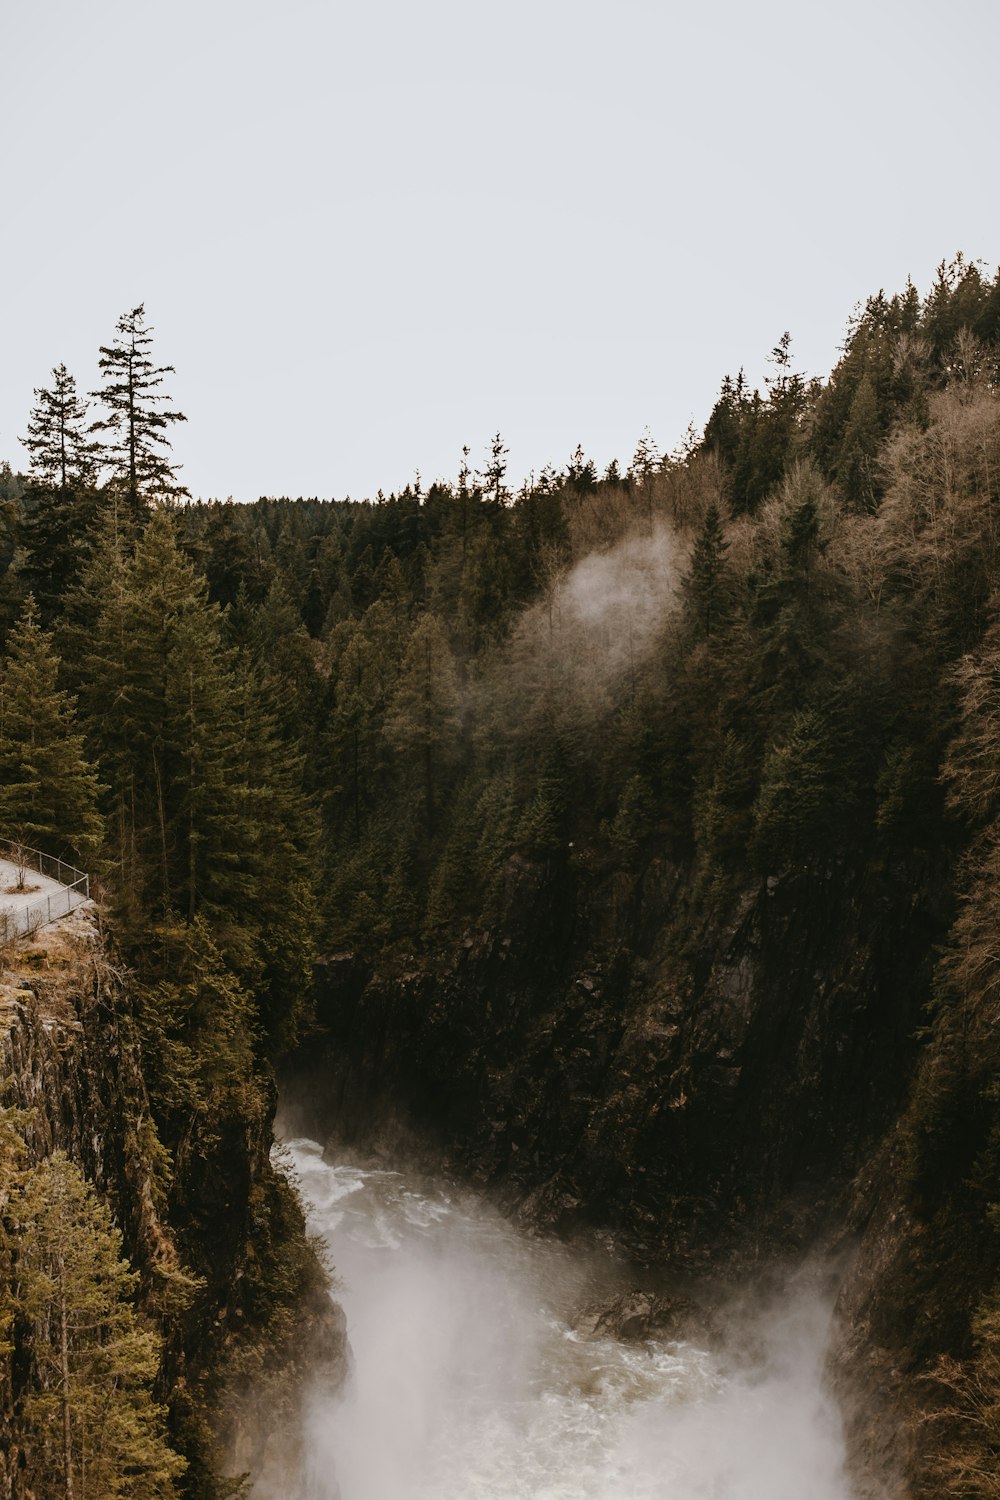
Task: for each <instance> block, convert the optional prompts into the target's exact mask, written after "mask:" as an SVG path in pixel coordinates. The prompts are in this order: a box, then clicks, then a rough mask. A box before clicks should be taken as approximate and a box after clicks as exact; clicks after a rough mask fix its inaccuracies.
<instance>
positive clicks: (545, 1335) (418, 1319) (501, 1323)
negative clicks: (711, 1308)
mask: <svg viewBox="0 0 1000 1500" xmlns="http://www.w3.org/2000/svg"><path fill="white" fill-rule="evenodd" d="M286 1150H287V1158H290V1164H291V1166H292V1168H293V1169H294V1171H295V1172H296V1173H297V1175H298V1178H299V1181H300V1185H301V1188H302V1192H303V1196H304V1199H305V1203H306V1206H307V1210H308V1217H309V1221H310V1228H311V1229H312V1230H313V1231H314V1232H315V1233H317V1234H319V1235H321V1236H322V1237H323V1239H324V1240H325V1242H326V1244H327V1245H328V1247H329V1250H330V1252H331V1255H332V1259H333V1261H334V1263H335V1265H336V1270H337V1274H338V1276H339V1278H340V1283H341V1284H340V1286H339V1288H338V1292H337V1295H338V1298H339V1300H340V1301H341V1302H342V1303H343V1306H344V1308H345V1310H346V1313H347V1320H348V1332H349V1337H350V1343H351V1349H352V1354H353V1368H352V1373H351V1377H350V1380H349V1383H348V1389H347V1392H346V1394H345V1395H343V1396H342V1397H340V1398H330V1397H329V1396H317V1397H316V1398H315V1400H314V1401H313V1404H312V1408H311V1413H310V1417H309V1430H308V1437H307V1444H306V1452H307V1473H306V1475H305V1476H304V1478H303V1480H302V1481H301V1483H300V1487H299V1493H298V1496H297V1500H338V1497H339V1500H431V1497H433V1500H654V1497H655V1500H660V1497H662V1500H801V1497H802V1496H803V1495H809V1496H810V1497H811V1500H849V1496H850V1490H849V1487H848V1484H847V1481H846V1479H845V1477H844V1474H843V1442H842V1436H841V1431H840V1421H839V1417H838V1414H837V1411H836V1408H835V1406H834V1403H833V1401H832V1399H831V1398H830V1397H829V1395H828V1394H827V1392H826V1391H825V1390H824V1387H823V1383H822V1366H823V1357H824V1350H825V1345H826V1339H827V1332H828V1327H829V1319H830V1305H831V1304H830V1293H829V1284H828V1279H827V1280H825V1281H824V1280H823V1279H822V1278H817V1277H815V1276H808V1277H807V1276H805V1275H799V1276H797V1277H794V1278H792V1280H791V1281H790V1283H789V1284H788V1285H786V1288H785V1290H784V1291H783V1292H782V1293H781V1294H780V1295H779V1296H777V1297H774V1296H772V1297H770V1298H769V1299H768V1300H767V1302H766V1304H765V1302H764V1301H763V1299H754V1298H751V1297H750V1296H745V1297H744V1298H743V1300H742V1303H741V1304H735V1303H734V1304H732V1305H730V1307H729V1311H728V1312H727V1313H726V1314H725V1315H720V1314H718V1313H716V1315H715V1318H714V1322H715V1323H716V1324H718V1325H719V1326H720V1328H721V1336H714V1337H709V1336H707V1335H706V1336H705V1337H703V1338H701V1339H697V1338H691V1339H690V1341H681V1340H672V1341H661V1340H656V1339H649V1340H645V1341H640V1342H628V1343H626V1342H622V1341H620V1340H618V1339H615V1338H609V1337H602V1338H593V1337H591V1338H587V1337H584V1336H582V1335H581V1334H580V1333H579V1332H578V1331H576V1329H575V1326H574V1325H575V1324H576V1323H577V1321H578V1315H579V1311H580V1309H581V1307H583V1306H585V1305H586V1304H588V1302H589V1303H591V1304H593V1303H594V1302H595V1300H596V1301H600V1300H602V1299H607V1298H608V1297H611V1296H613V1295H614V1294H615V1292H616V1291H620V1290H621V1289H622V1287H623V1286H625V1285H628V1284H629V1283H628V1282H627V1280H624V1281H623V1279H622V1276H623V1273H622V1271H621V1269H620V1268H617V1267H615V1265H614V1264H613V1263H612V1262H611V1261H610V1260H609V1259H606V1258H604V1257H601V1256H598V1255H596V1253H589V1252H585V1251H575V1250H573V1249H569V1248H566V1247H563V1246H558V1245H554V1244H552V1243H548V1242H544V1241H540V1240H536V1239H532V1238H530V1237H528V1236H525V1235H524V1234H522V1233H520V1232H519V1231H518V1230H516V1229H515V1228H513V1227H512V1226H511V1225H509V1224H508V1223H507V1222H506V1221H504V1220H503V1219H502V1218H500V1217H499V1216H498V1215H497V1214H496V1213H495V1212H494V1211H493V1210H492V1209H490V1208H489V1207H487V1206H486V1205H485V1204H483V1203H481V1202H477V1201H476V1200H475V1199H472V1198H470V1197H468V1196H464V1195H463V1196H461V1197H459V1196H458V1195H456V1194H454V1193H453V1192H452V1191H451V1190H449V1189H445V1188H443V1187H441V1186H437V1185H434V1184H428V1183H427V1181H426V1180H424V1179H418V1178H416V1177H413V1178H411V1177H409V1176H407V1175H406V1174H405V1173H403V1172H396V1171H386V1170H373V1169H367V1168H364V1167H361V1166H358V1165H353V1164H350V1163H348V1162H337V1161H334V1160H325V1159H324V1156H323V1152H322V1149H321V1147H320V1146H318V1145H316V1144H315V1143H314V1142H312V1141H309V1140H305V1139H297V1140H292V1141H290V1142H288V1144H287V1148H286ZM820 1285H823V1286H824V1288H825V1289H824V1290H819V1289H818V1288H819V1286H820ZM268 1500H270V1497H268Z"/></svg>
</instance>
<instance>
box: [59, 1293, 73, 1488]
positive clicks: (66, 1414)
mask: <svg viewBox="0 0 1000 1500" xmlns="http://www.w3.org/2000/svg"><path fill="white" fill-rule="evenodd" d="M59 1366H60V1372H61V1374H62V1419H63V1421H62V1426H63V1469H64V1473H65V1479H66V1486H65V1490H64V1494H65V1496H66V1500H73V1428H72V1424H71V1422H70V1406H69V1320H68V1317H67V1310H66V1273H65V1271H64V1269H63V1267H62V1266H60V1267H59Z"/></svg>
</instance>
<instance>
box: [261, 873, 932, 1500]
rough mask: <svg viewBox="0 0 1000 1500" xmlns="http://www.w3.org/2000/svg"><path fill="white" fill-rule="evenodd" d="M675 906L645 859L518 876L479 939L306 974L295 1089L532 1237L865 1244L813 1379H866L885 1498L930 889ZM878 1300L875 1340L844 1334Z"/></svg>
mask: <svg viewBox="0 0 1000 1500" xmlns="http://www.w3.org/2000/svg"><path fill="white" fill-rule="evenodd" d="M691 887H692V882H691V878H690V872H688V871H686V870H685V869H683V868H680V867H676V866H672V865H670V864H668V863H665V862H662V861H654V862H653V863H652V864H651V865H650V866H649V867H648V868H647V869H646V870H645V872H644V873H643V874H642V875H641V876H631V875H626V874H623V873H621V872H614V873H610V874H609V873H601V872H600V871H598V870H596V869H593V868H591V867H589V866H588V862H587V858H586V855H585V853H581V852H579V851H574V853H573V854H571V855H568V856H567V858H566V860H565V861H563V862H555V863H553V862H548V863H543V862H539V861H533V860H530V859H528V858H525V857H520V856H519V857H515V858H513V859H512V860H511V861H510V864H509V866H508V870H507V883H506V892H505V901H504V909H503V911H502V914H501V916H500V918H499V920H498V921H497V922H496V923H495V925H494V926H492V927H491V929H490V930H489V931H482V932H469V933H466V934H465V935H464V936H463V937H461V939H460V940H459V941H458V942H457V943H454V944H452V945H450V946H442V948H441V949H439V950H438V951H436V952H431V953H425V954H422V955H421V956H419V957H416V956H413V955H409V954H398V955H396V956H395V958H394V959H393V960H392V961H391V962H382V963H380V965H379V966H378V967H377V968H375V969H374V970H372V969H370V968H367V967H366V966H365V965H364V964H363V963H361V962H359V961H358V960H357V959H356V958H355V957H354V956H352V955H344V954H340V955H332V956H330V957H328V958H327V959H326V960H325V963H324V965H323V980H322V982H321V993H322V1002H321V1023H322V1027H323V1033H324V1044H325V1055H322V1054H323V1051H324V1049H320V1050H319V1052H317V1051H316V1050H315V1049H314V1051H313V1054H312V1056H311V1058H310V1060H309V1062H308V1064H307V1063H305V1062H304V1061H303V1060H301V1059H300V1061H299V1066H298V1069H297V1076H296V1079H295V1084H294V1089H290V1091H289V1092H294V1093H295V1094H296V1096H297V1097H298V1098H300V1099H301V1100H302V1102H303V1107H304V1108H305V1109H306V1110H307V1111H308V1112H309V1113H310V1115H311V1118H312V1120H313V1121H314V1122H315V1121H316V1120H317V1118H319V1119H320V1120H322V1121H323V1122H324V1123H325V1124H326V1125H327V1126H328V1127H329V1128H331V1129H332V1130H335V1131H338V1132H340V1133H341V1134H342V1135H344V1136H346V1137H348V1138H352V1137H353V1138H361V1139H363V1140H364V1141H365V1142H366V1143H368V1144H371V1143H372V1142H373V1141H374V1142H377V1141H378V1140H379V1139H385V1138H388V1139H392V1137H393V1136H395V1135H398V1134H399V1133H401V1132H402V1133H405V1132H406V1131H407V1130H408V1129H411V1128H412V1129H414V1132H415V1135H416V1137H417V1138H419V1139H420V1140H422V1141H424V1142H426V1141H428V1140H431V1141H436V1142H437V1143H438V1149H439V1153H440V1157H441V1158H442V1159H443V1160H444V1161H445V1162H448V1163H451V1164H452V1165H454V1166H455V1167H457V1168H458V1169H460V1170H462V1171H463V1172H466V1173H470V1174H472V1175H473V1176H474V1177H475V1178H476V1179H478V1180H479V1181H480V1182H482V1183H484V1184H487V1185H489V1186H490V1187H491V1188H492V1189H493V1190H494V1191H496V1192H497V1194H498V1195H499V1196H500V1197H501V1199H502V1200H503V1201H505V1202H506V1203H507V1205H508V1206H509V1207H512V1208H514V1209H515V1211H516V1212H518V1213H519V1214H520V1215H521V1216H522V1217H523V1218H524V1219H526V1220H527V1221H529V1222H531V1223H532V1224H535V1225H538V1226H541V1227H545V1228H549V1229H554V1230H557V1231H560V1232H564V1231H571V1230H575V1229H580V1228H587V1227H595V1228H601V1229H604V1230H608V1231H611V1232H612V1233H613V1234H614V1236H615V1238H616V1240H617V1242H618V1243H619V1244H620V1245H622V1246H623V1248H625V1249H627V1250H628V1251H629V1252H631V1253H632V1254H633V1255H634V1256H636V1257H637V1258H639V1259H640V1260H643V1261H648V1262H657V1263H663V1264H667V1265H672V1266H675V1267H679V1268H687V1269H697V1268H705V1269H709V1268H711V1269H712V1270H716V1271H717V1270H720V1269H722V1268H724V1267H725V1266H726V1265H729V1266H731V1267H733V1268H736V1267H737V1266H738V1267H740V1268H741V1269H743V1270H745V1269H748V1268H750V1267H752V1266H753V1265H755V1264H766V1263H768V1262H770V1261H772V1260H774V1259H775V1258H781V1259H785V1258H791V1257H796V1256H798V1255H800V1254H802V1253H804V1252H805V1251H807V1250H809V1249H812V1248H815V1247H817V1246H820V1247H824V1248H826V1249H827V1250H830V1251H837V1252H839V1253H840V1254H843V1255H845V1256H849V1255H850V1254H851V1253H852V1252H853V1251H854V1248H855V1246H856V1245H857V1246H859V1247H860V1249H859V1252H858V1255H857V1258H856V1259H855V1262H854V1264H855V1267H856V1269H855V1271H854V1272H853V1273H852V1274H851V1275H850V1276H849V1278H848V1282H847V1284H846V1288H845V1300H844V1317H843V1320H842V1324H841V1327H842V1330H843V1331H842V1334H841V1336H840V1341H839V1343H838V1345H837V1348H836V1350H835V1351H834V1359H835V1362H836V1365H837V1368H838V1371H839V1377H840V1379H841V1383H842V1385H843V1387H844V1390H845V1391H846V1390H847V1389H848V1388H849V1387H852V1382H856V1381H857V1380H858V1379H865V1378H867V1376H868V1375H871V1376H873V1378H874V1379H875V1380H876V1383H877V1390H878V1391H879V1393H880V1399H881V1401H882V1403H883V1405H882V1411H883V1414H884V1415H885V1416H886V1417H888V1416H889V1415H890V1414H892V1413H894V1414H895V1420H896V1429H897V1430H894V1429H893V1426H892V1423H891V1422H888V1423H887V1425H885V1426H884V1428H883V1432H882V1438H881V1441H880V1442H876V1441H875V1440H874V1439H873V1437H872V1433H871V1432H870V1431H869V1430H868V1428H867V1427H866V1426H865V1423H864V1421H863V1419H862V1418H860V1417H859V1418H858V1421H857V1422H855V1423H854V1424H853V1426H852V1432H853V1434H854V1439H855V1452H856V1454H857V1456H858V1463H859V1471H860V1469H864V1470H865V1471H866V1472H868V1473H869V1474H870V1475H871V1474H877V1475H878V1482H879V1486H880V1487H881V1488H882V1490H883V1492H884V1487H885V1483H886V1481H887V1480H892V1482H894V1476H895V1475H897V1474H898V1473H902V1472H905V1471H907V1470H908V1469H909V1470H910V1471H912V1469H913V1466H914V1463H915V1461H916V1460H915V1459H914V1456H913V1450H912V1445H909V1444H908V1440H907V1441H901V1440H900V1436H901V1434H900V1432H899V1430H898V1428H899V1420H898V1419H899V1417H900V1414H901V1413H902V1412H904V1410H905V1411H906V1412H907V1415H909V1408H910V1407H912V1404H913V1401H914V1395H913V1393H914V1390H915V1387H914V1385H913V1382H912V1381H909V1382H908V1381H907V1380H906V1379H904V1378H903V1377H902V1376H899V1375H898V1373H892V1372H898V1368H899V1365H900V1360H901V1359H903V1362H904V1363H905V1358H904V1356H903V1354H902V1353H901V1349H902V1346H903V1345H905V1344H906V1342H907V1338H908V1334H907V1331H906V1329H905V1328H904V1326H903V1324H904V1323H905V1316H904V1315H903V1314H902V1313H901V1312H900V1310H899V1309H898V1308H897V1309H895V1310H894V1311H890V1309H889V1305H888V1303H887V1302H885V1300H884V1293H885V1287H884V1286H883V1284H882V1281H881V1278H883V1277H886V1276H890V1275H892V1274H893V1266H894V1264H895V1262H896V1260H897V1259H898V1256H899V1254H900V1253H902V1252H901V1246H902V1245H903V1244H904V1242H905V1239H906V1228H905V1215H904V1214H903V1212H902V1207H901V1205H900V1204H899V1203H898V1202H894V1201H893V1195H894V1192H895V1188H894V1184H895V1181H896V1176H897V1167H896V1166H894V1163H893V1157H892V1149H891V1142H892V1140H893V1133H894V1131H895V1129H896V1125H897V1121H898V1119H899V1116H900V1113H901V1111H902V1109H903V1107H904V1104H905V1100H906V1097H907V1091H908V1088H909V1085H910V1082H911V1079H912V1074H913V1070H914V1067H915V1064H916V1058H917V1050H918V1044H917V1042H916V1041H915V1034H916V1032H917V1030H918V1027H919V1025H920V1023H921V1019H922V1011H923V1007H924V1005H925V1003H926V1001H927V998H928V994H929V982H930V973H931V965H932V943H933V940H934V938H935V937H936V936H939V935H942V934H943V932H944V930H945V928H946V924H947V917H948V913H947V910H946V909H944V908H943V903H942V902H941V900H940V898H939V896H938V894H937V893H938V892H939V891H940V890H942V889H944V888H945V884H944V882H943V881H941V880H935V878H934V874H933V872H928V871H922V872H913V871H908V872H902V871H901V872H897V873H896V874H895V875H882V876H880V877H879V879H878V880H877V881H874V880H870V879H869V880H866V881H862V880H861V879H859V877H857V876H856V875H855V874H854V873H853V872H851V871H849V870H845V869H828V870H823V871H816V870H812V871H802V872H800V873H798V874H794V873H793V874H787V875H785V876H783V877H781V878H780V879H776V878H773V877H772V878H771V879H768V880H765V881H762V882H760V883H759V884H758V885H755V886H754V887H752V888H746V889H744V890H742V891H741V892H738V893H736V894H735V895H733V896H731V898H730V899H729V900H728V901H727V902H726V903H725V904H722V903H720V904H713V903H711V902H708V901H706V900H702V901H700V902H696V901H695V900H694V899H693V898H692V896H691V894H690V892H691ZM893 1215H895V1217H893ZM880 1298H882V1299H883V1300H882V1302H881V1303H880V1304H879V1305H880V1306H881V1307H882V1310H883V1311H884V1312H885V1314H886V1317H887V1318H888V1324H887V1325H886V1326H881V1327H880V1326H879V1325H878V1320H877V1319H876V1320H875V1321H874V1322H873V1321H872V1320H871V1319H869V1320H868V1321H867V1322H866V1320H865V1316H864V1308H865V1307H869V1308H870V1307H873V1306H874V1305H875V1303H876V1302H877V1301H878V1300H879V1299H880ZM866 1299H867V1300H866ZM852 1314H854V1315H856V1316H853V1318H852ZM901 1319H902V1321H901ZM893 1320H895V1321H893ZM893 1341H895V1348H893V1347H891V1346H892V1344H893ZM880 1361H881V1362H882V1366H884V1368H880V1364H879V1362H880ZM912 1362H913V1363H914V1365H916V1364H918V1363H919V1360H918V1359H917V1358H916V1356H914V1359H913V1361H912ZM890 1374H891V1378H890ZM908 1403H909V1406H908Z"/></svg>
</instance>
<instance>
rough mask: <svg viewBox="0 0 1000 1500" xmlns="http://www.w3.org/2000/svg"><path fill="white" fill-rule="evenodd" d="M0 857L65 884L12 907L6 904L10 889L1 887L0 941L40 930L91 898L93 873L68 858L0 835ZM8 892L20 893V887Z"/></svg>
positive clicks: (21, 868)
mask: <svg viewBox="0 0 1000 1500" xmlns="http://www.w3.org/2000/svg"><path fill="white" fill-rule="evenodd" d="M0 859H5V860H6V861H7V862H8V864H12V865H14V866H15V868H17V869H18V870H24V871H25V872H27V871H28V870H33V871H35V872H36V873H37V874H39V875H43V876H46V877H47V878H48V879H49V880H58V882H59V884H60V885H61V886H62V890H61V891H52V892H51V893H50V894H49V895H47V896H43V895H40V896H39V897H38V900H37V901H29V902H26V903H24V904H23V905H17V906H12V907H11V906H7V907H5V905H4V896H5V894H7V893H6V892H2V891H0V942H2V941H4V940H5V939H9V938H13V937H17V936H19V935H20V934H22V933H29V932H37V931H38V929H39V927H45V926H47V924H48V923H49V922H55V921H56V920H57V919H58V918H59V917H65V916H67V915H68V913H69V912H71V911H72V910H73V909H74V907H77V906H80V905H82V903H83V902H84V901H89V899H90V876H89V875H85V874H84V872H83V871H82V870H78V869H77V868H76V866H75V865H68V864H67V863H66V861H65V860H62V859H56V858H55V857H54V856H53V855H51V854H44V853H43V852H42V850H41V849H29V848H28V847H27V846H26V845H25V844H19V843H17V842H16V841H15V840H12V839H4V838H0ZM9 894H10V895H11V896H14V897H17V896H18V892H17V891H11V892H10V893H9Z"/></svg>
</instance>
